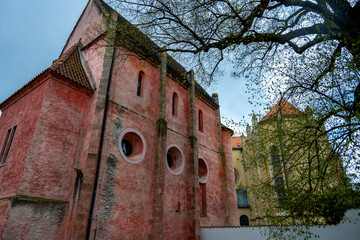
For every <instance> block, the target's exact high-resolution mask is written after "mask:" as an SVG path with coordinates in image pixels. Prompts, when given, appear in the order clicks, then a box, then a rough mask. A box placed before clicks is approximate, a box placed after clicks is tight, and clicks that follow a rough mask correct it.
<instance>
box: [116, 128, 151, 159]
mask: <svg viewBox="0 0 360 240" xmlns="http://www.w3.org/2000/svg"><path fill="white" fill-rule="evenodd" d="M119 150H120V153H121V156H122V157H123V158H124V159H125V160H126V161H127V162H129V163H132V164H135V163H139V162H141V161H142V160H143V159H144V156H145V152H146V143H145V139H144V137H143V135H142V134H141V133H140V132H139V131H137V130H135V129H132V128H126V129H124V130H123V131H122V132H121V133H120V137H119Z"/></svg>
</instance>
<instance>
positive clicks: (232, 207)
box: [222, 131, 239, 226]
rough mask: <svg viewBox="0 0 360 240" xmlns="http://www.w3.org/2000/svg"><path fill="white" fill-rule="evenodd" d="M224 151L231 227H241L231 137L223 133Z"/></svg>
mask: <svg viewBox="0 0 360 240" xmlns="http://www.w3.org/2000/svg"><path fill="white" fill-rule="evenodd" d="M222 138H223V149H224V153H225V159H226V172H227V173H226V175H227V187H228V189H227V191H228V203H229V205H228V207H229V225H230V226H239V214H238V211H237V201H236V190H235V189H236V186H235V181H234V179H235V178H234V163H233V160H232V148H231V135H230V134H229V133H228V132H226V131H222Z"/></svg>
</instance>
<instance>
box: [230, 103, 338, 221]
mask: <svg viewBox="0 0 360 240" xmlns="http://www.w3.org/2000/svg"><path fill="white" fill-rule="evenodd" d="M315 124H316V122H315V121H313V118H312V114H311V110H310V108H308V109H307V111H306V113H303V112H301V111H300V110H299V109H297V108H296V107H294V106H293V105H291V104H290V103H289V102H288V101H286V100H285V99H281V100H280V101H279V102H278V103H277V104H276V105H275V106H274V107H273V108H272V109H271V110H270V111H269V112H268V113H267V114H266V115H265V116H264V117H263V118H261V119H260V121H258V120H257V119H256V117H255V116H253V119H252V126H249V125H248V126H247V129H246V132H247V136H246V137H245V136H244V135H243V136H241V137H233V138H232V151H233V161H234V175H235V184H236V194H237V205H238V212H239V216H240V219H239V220H240V225H243V226H247V225H250V226H256V225H268V224H284V223H287V222H292V223H295V221H296V223H300V221H297V219H294V218H293V217H292V214H289V212H287V211H284V210H283V209H282V208H281V206H282V205H284V203H285V201H286V203H287V205H289V204H288V203H289V202H290V201H293V202H294V205H296V204H297V201H299V202H301V199H298V198H297V194H298V195H299V196H303V195H306V194H307V193H308V192H309V193H310V194H317V193H323V192H325V191H327V190H328V189H329V188H331V187H332V186H333V185H335V184H336V182H338V179H340V177H341V176H344V175H342V173H343V171H342V167H341V164H340V162H341V161H340V158H339V155H338V154H337V153H336V152H335V151H334V150H333V149H332V147H331V146H330V144H329V140H328V137H327V135H326V134H325V128H324V127H323V126H320V127H319V126H316V125H315ZM325 161H326V162H325ZM324 163H325V164H324ZM320 172H321V173H322V172H324V173H325V174H322V175H321V176H322V177H321V178H319V176H320ZM319 179H320V180H319ZM285 190H286V191H285ZM304 193H306V194H304ZM292 207H296V206H292Z"/></svg>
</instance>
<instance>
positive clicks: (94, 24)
mask: <svg viewBox="0 0 360 240" xmlns="http://www.w3.org/2000/svg"><path fill="white" fill-rule="evenodd" d="M95 1H96V0H90V1H89V2H88V4H87V5H86V7H85V9H84V11H83V12H82V14H81V16H80V18H79V20H78V21H77V23H76V25H75V27H74V29H73V30H72V32H71V34H70V36H69V38H68V39H67V41H66V44H65V46H64V48H63V50H62V52H61V54H60V56H61V55H62V54H63V53H65V52H66V51H67V50H68V49H69V48H70V47H71V46H73V45H74V44H76V43H77V42H79V40H81V42H82V43H83V44H84V46H86V45H88V44H89V43H90V42H92V41H93V40H95V39H96V38H97V37H99V36H101V35H102V34H103V33H104V32H105V31H106V27H107V23H106V21H104V15H103V12H102V10H101V9H100V7H99V5H98V4H96V2H95Z"/></svg>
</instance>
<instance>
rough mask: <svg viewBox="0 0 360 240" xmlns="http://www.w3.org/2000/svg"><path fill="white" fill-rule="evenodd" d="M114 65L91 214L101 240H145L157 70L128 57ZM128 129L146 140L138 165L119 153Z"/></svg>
mask: <svg viewBox="0 0 360 240" xmlns="http://www.w3.org/2000/svg"><path fill="white" fill-rule="evenodd" d="M114 66H115V67H114V71H113V77H112V81H113V82H112V88H111V103H110V108H109V114H108V122H107V132H106V137H105V145H104V152H103V158H102V167H101V171H100V179H101V180H100V184H99V192H100V193H99V195H98V197H97V204H96V210H95V211H96V216H97V221H96V223H97V224H96V225H97V226H96V229H97V236H98V237H99V238H103V239H145V238H147V235H148V234H149V232H150V223H149V219H151V198H150V196H151V185H152V175H153V164H154V163H153V159H154V152H155V139H156V124H155V116H156V113H157V112H156V109H157V108H156V107H154V106H156V104H154V102H157V97H158V96H157V90H158V87H157V83H156V82H157V81H158V71H156V69H154V68H153V67H152V66H151V65H149V64H148V63H146V62H140V61H139V60H138V59H136V58H131V57H129V58H128V59H127V61H125V62H124V59H122V58H121V56H118V57H117V58H116V61H115V64H114ZM140 71H143V72H144V77H143V81H142V92H141V96H137V95H136V90H137V80H138V74H139V72H140ZM126 128H133V129H135V130H137V131H139V132H140V133H141V134H142V135H143V137H144V139H145V142H146V154H145V157H144V159H143V160H142V161H141V162H140V163H137V164H132V163H129V162H127V161H125V160H124V159H123V157H122V156H121V154H120V150H119V147H118V143H119V136H120V133H121V132H122V131H123V130H124V129H126ZM119 229H122V231H120V232H119V231H118V230H119Z"/></svg>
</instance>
